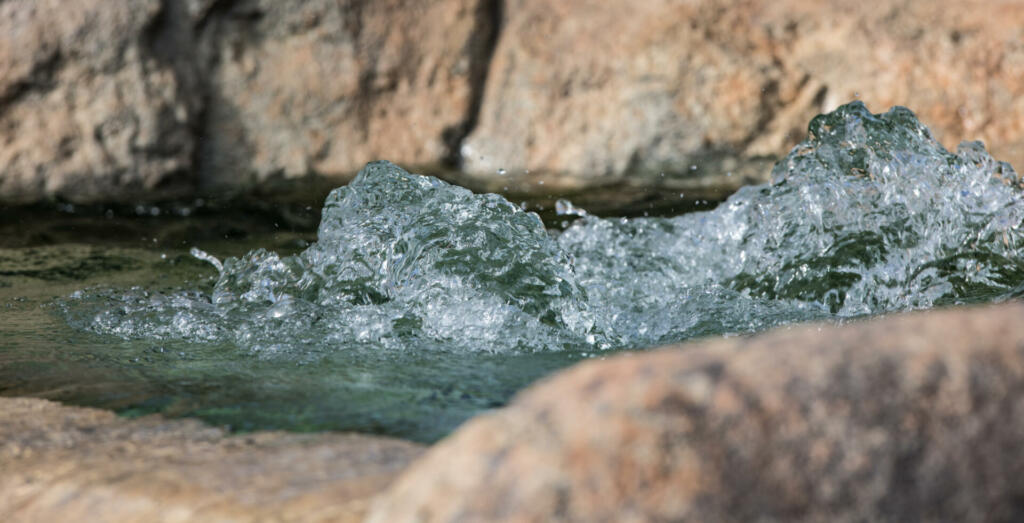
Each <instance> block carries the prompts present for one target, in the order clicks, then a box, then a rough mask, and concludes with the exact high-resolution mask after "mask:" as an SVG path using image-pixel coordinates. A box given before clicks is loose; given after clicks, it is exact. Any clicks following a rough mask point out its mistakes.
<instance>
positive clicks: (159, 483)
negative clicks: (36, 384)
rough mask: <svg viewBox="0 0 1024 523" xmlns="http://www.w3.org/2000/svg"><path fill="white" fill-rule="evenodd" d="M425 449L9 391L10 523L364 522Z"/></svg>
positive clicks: (3, 498) (0, 412) (0, 454)
mask: <svg viewBox="0 0 1024 523" xmlns="http://www.w3.org/2000/svg"><path fill="white" fill-rule="evenodd" d="M420 452H421V447H419V446H418V445H415V444H412V443H406V442H402V441H398V440H392V439H388V438H380V437H369V436H359V435H350V434H320V435H302V434H284V433H273V432H264V433H253V434H249V435H239V436H226V435H225V434H224V433H223V431H221V430H219V429H216V428H211V427H208V426H205V425H202V424H200V423H198V422H196V421H189V420H185V421H182V420H165V419H162V418H160V417H147V418H142V419H138V420H125V419H122V418H118V417H116V416H114V415H113V414H111V413H109V412H106V411H101V410H96V409H85V408H76V407H65V406H61V405H58V404H56V403H52V402H49V401H46V400H38V399H22V398H0V471H2V473H0V515H2V518H0V519H3V521H5V522H9V523H14V522H19V521H211V520H214V521H257V520H258V521H359V520H360V518H361V517H362V515H363V513H364V512H365V510H366V508H367V507H368V504H369V499H370V498H371V496H373V495H374V494H376V493H377V492H378V491H379V490H380V489H382V488H383V487H384V486H386V485H387V484H388V483H389V482H390V481H391V480H392V479H393V477H394V476H395V474H396V473H397V472H398V471H399V470H401V469H402V468H403V467H404V466H405V465H406V464H407V463H408V462H409V461H410V460H411V459H412V458H414V457H415V456H417V455H418V454H419V453H420Z"/></svg>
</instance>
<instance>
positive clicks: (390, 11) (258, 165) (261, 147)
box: [197, 0, 497, 185]
mask: <svg viewBox="0 0 1024 523" xmlns="http://www.w3.org/2000/svg"><path fill="white" fill-rule="evenodd" d="M488 3H489V2H487V1H485V0H443V1H432V2H423V1H420V0H343V1H340V2H339V1H335V0H312V1H306V0H288V1H280V0H242V1H236V2H232V3H230V5H229V7H226V8H224V9H220V10H216V11H212V12H211V13H210V14H208V15H207V16H206V19H205V23H204V24H203V25H202V27H201V29H200V34H201V42H202V48H203V50H204V53H205V56H204V57H203V63H204V64H205V65H204V69H205V70H207V71H208V74H209V75H210V79H211V80H210V82H211V85H210V89H209V93H210V95H209V96H210V98H209V103H208V105H207V113H206V116H205V119H206V127H205V129H204V132H203V142H202V144H201V154H200V157H199V162H200V164H199V165H198V166H197V168H198V169H199V170H200V173H201V176H202V179H203V181H204V182H206V183H209V184H212V185H224V184H237V183H239V182H243V183H247V182H249V181H250V180H253V179H255V180H257V181H258V180H265V179H267V178H272V177H281V176H284V177H296V176H303V175H306V174H309V173H315V174H321V175H326V176H331V177H346V176H350V175H353V174H355V173H356V172H357V171H358V170H359V169H361V168H362V167H363V165H365V164H366V163H367V162H370V161H373V160H379V159H389V160H391V161H393V162H397V163H402V164H404V165H409V166H414V167H431V166H433V167H434V168H435V169H436V168H437V166H438V165H440V164H441V163H442V162H444V161H445V159H446V158H448V156H449V155H450V154H451V153H450V143H449V142H451V143H454V142H458V141H459V140H461V138H462V137H463V136H464V135H465V133H466V132H467V131H468V129H467V126H468V125H470V122H469V120H470V118H471V115H473V114H474V113H475V111H476V110H477V108H476V104H477V103H479V100H478V97H475V95H474V93H475V87H476V85H475V84H479V83H481V82H482V81H483V75H484V73H485V72H486V67H487V59H488V58H489V50H490V46H491V45H492V40H493V36H494V35H495V32H496V30H497V27H496V23H497V21H496V20H495V19H494V17H493V16H492V15H491V13H490V11H489V10H488V9H487V7H488V6H487V5H486V4H488Z"/></svg>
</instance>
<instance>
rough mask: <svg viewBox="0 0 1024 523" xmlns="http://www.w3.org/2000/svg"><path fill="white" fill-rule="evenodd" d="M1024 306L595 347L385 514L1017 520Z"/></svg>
mask: <svg viewBox="0 0 1024 523" xmlns="http://www.w3.org/2000/svg"><path fill="white" fill-rule="evenodd" d="M1022 315H1024V305H1022V304H1019V303H1014V304H1006V305H999V306H990V307H986V308H981V309H954V310H943V311H935V312H927V313H915V314H908V315H902V316H896V317H890V318H884V319H877V320H870V321H861V322H854V323H852V324H849V325H846V326H842V327H832V326H813V325H812V326H804V327H794V328H785V329H780V330H776V331H774V332H770V333H767V334H764V335H759V336H756V337H753V338H729V339H720V340H713V341H707V342H703V343H695V344H687V345H683V346H679V347H675V348H671V349H669V350H660V351H656V352H649V353H635V354H628V355H622V356H617V357H614V358H610V359H608V360H605V361H591V362H587V363H584V364H581V365H578V366H576V367H574V368H572V369H570V370H568V371H567V372H564V373H561V374H558V375H556V376H555V377H553V378H551V379H549V380H547V381H545V382H542V383H540V384H538V385H536V386H534V387H532V388H531V389H528V390H527V391H526V392H524V393H522V394H521V395H520V396H519V397H518V398H517V399H516V400H515V401H514V402H513V403H512V405H511V406H509V407H507V408H505V409H502V410H500V411H497V412H496V413H494V414H492V415H487V416H482V417H480V418H477V419H475V420H472V421H470V422H469V423H467V424H466V425H464V426H463V427H462V428H461V429H459V430H458V431H457V432H456V433H455V434H454V435H452V436H450V437H449V438H448V439H446V440H443V441H442V442H440V443H439V444H437V445H436V446H435V447H433V448H432V449H430V450H429V451H428V452H427V454H426V455H425V456H424V457H423V458H422V459H420V460H419V461H417V462H416V463H414V464H413V465H412V466H411V467H410V468H409V469H408V470H407V471H406V472H404V473H403V474H402V476H401V477H400V478H399V479H398V480H397V481H396V482H395V483H394V484H393V485H392V487H391V488H390V489H389V490H388V492H387V493H386V494H385V495H384V496H383V497H382V498H380V500H379V502H378V503H377V504H376V505H375V508H374V511H373V512H372V513H371V516H370V517H369V518H368V520H369V521H374V522H385V521H386V522H399V521H421V522H422V521H495V520H502V521H552V520H557V521H684V520H685V521H940V520H941V521H1017V520H1020V519H1021V518H1022V517H1024V506H1022V505H1021V502H1020V500H1021V499H1022V497H1021V496H1022V495H1024V485H1022V484H1021V483H1020V481H1019V478H1020V475H1021V472H1022V471H1024V447H1021V445H1020V442H1021V441H1024V325H1022V323H1021V322H1020V318H1021V317H1022Z"/></svg>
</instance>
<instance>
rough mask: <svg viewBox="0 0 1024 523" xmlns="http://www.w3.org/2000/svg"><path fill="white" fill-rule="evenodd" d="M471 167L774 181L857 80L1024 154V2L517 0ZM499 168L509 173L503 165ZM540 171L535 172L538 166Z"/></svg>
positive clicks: (566, 183)
mask: <svg viewBox="0 0 1024 523" xmlns="http://www.w3.org/2000/svg"><path fill="white" fill-rule="evenodd" d="M504 12H505V24H504V26H503V28H502V31H501V34H500V37H499V40H498V44H497V48H496V50H495V51H494V56H493V58H492V60H491V63H490V69H489V72H488V76H487V81H486V83H485V91H484V95H483V102H482V104H481V111H480V114H479V116H478V125H477V126H476V127H475V128H474V129H473V131H472V133H471V134H470V135H469V136H468V138H467V139H466V140H465V142H464V143H463V145H462V149H461V153H462V160H463V168H464V170H465V171H466V172H467V173H468V174H470V175H475V176H477V177H478V179H480V180H481V183H485V184H489V186H490V187H492V188H493V187H500V186H503V185H512V186H513V187H517V188H520V189H523V188H530V187H534V186H535V185H536V184H537V183H538V182H539V181H541V180H544V181H545V182H546V185H545V187H546V188H545V187H542V188H539V189H538V190H550V189H551V188H552V187H558V188H560V189H561V190H577V189H580V188H584V187H588V186H595V185H607V184H615V183H625V184H628V185H638V184H639V185H652V186H658V185H663V186H667V187H672V188H674V189H687V190H700V189H702V188H707V187H708V186H713V187H718V188H721V189H723V190H725V191H728V190H731V189H735V188H736V187H738V186H739V185H741V184H744V183H750V182H759V181H765V180H766V179H767V177H768V173H769V171H770V164H771V162H772V161H773V160H774V159H777V158H779V157H781V156H782V155H784V154H785V153H786V152H787V151H788V149H789V148H791V147H792V146H793V145H795V144H796V143H797V142H798V141H799V139H801V138H802V137H803V136H804V132H805V130H806V125H807V122H808V121H810V119H811V118H812V117H813V116H814V115H816V114H818V113H824V112H828V111H832V110H834V109H835V108H836V107H838V106H839V105H840V104H842V103H846V102H848V101H850V100H853V99H854V98H860V99H861V100H862V101H864V102H865V103H866V104H867V105H868V106H869V107H870V108H871V109H872V110H873V111H875V112H883V111H885V110H888V109H889V108H890V107H891V106H893V105H904V106H907V107H909V108H910V109H912V110H913V111H915V112H916V113H917V114H918V115H919V116H920V117H921V119H922V121H923V122H924V123H925V124H926V125H928V126H929V127H930V128H931V130H932V131H933V132H934V134H935V136H936V137H937V138H938V139H939V140H940V141H942V142H943V143H944V144H945V145H946V146H947V147H954V146H955V145H956V144H957V143H959V142H960V141H964V140H975V139H980V140H983V141H985V142H986V143H987V144H988V145H989V146H990V150H991V152H992V153H993V154H994V156H996V157H998V158H1000V159H1002V160H1005V161H1008V162H1010V163H1011V164H1014V165H1021V164H1024V142H1022V140H1024V125H1022V123H1021V122H1022V121H1024V9H1022V8H1021V5H1020V3H1019V2H1016V1H997V2H986V1H978V0H973V1H970V2H963V3H959V4H957V6H956V7H955V8H953V7H950V8H948V9H947V8H937V7H936V6H935V5H934V2H930V1H928V0H911V1H902V0H900V1H884V2H866V3H850V2H843V1H839V0H829V1H825V2H817V1H809V0H786V1H782V2H779V1H768V0H728V1H725V2H722V1H717V0H715V1H712V0H698V1H694V2H678V1H674V0H649V1H644V2H631V1H627V0H612V1H604V0H568V1H560V2H552V1H550V0H510V1H508V2H506V5H505V11H504ZM497 169H504V170H505V171H506V172H508V173H509V176H508V177H506V178H504V179H501V180H495V179H494V178H495V176H494V173H495V171H496V170H497ZM527 173H528V174H527Z"/></svg>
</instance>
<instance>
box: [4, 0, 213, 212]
mask: <svg viewBox="0 0 1024 523" xmlns="http://www.w3.org/2000/svg"><path fill="white" fill-rule="evenodd" d="M165 14H166V13H165V11H164V9H162V8H161V3H160V2H159V1H158V0H139V1H137V2H131V3H127V2H105V1H101V0H81V1H77V0H76V1H74V2H64V1H60V0H9V1H6V2H2V3H0V201H36V200H40V199H43V198H49V197H60V198H63V199H66V200H71V201H76V202H80V201H96V200H100V201H109V200H124V199H128V198H131V197H135V196H145V197H147V198H153V197H158V196H167V195H173V194H180V193H182V191H187V190H191V187H192V182H191V180H190V178H191V176H192V155H193V147H194V145H195V136H194V129H193V125H194V123H195V115H196V113H197V110H198V109H199V103H200V100H199V94H198V92H197V91H196V88H195V84H194V82H193V80H194V76H195V75H194V71H191V70H190V69H189V66H188V65H187V64H185V63H183V62H181V61H179V60H177V59H176V58H174V57H172V56H170V55H168V54H167V53H166V51H168V49H167V46H166V45H165V44H166V42H167V39H168V38H169V37H170V35H169V33H168V31H171V30H173V27H172V26H171V25H169V23H168V22H169V17H168V16H165ZM177 51H178V50H176V51H175V52H177Z"/></svg>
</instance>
